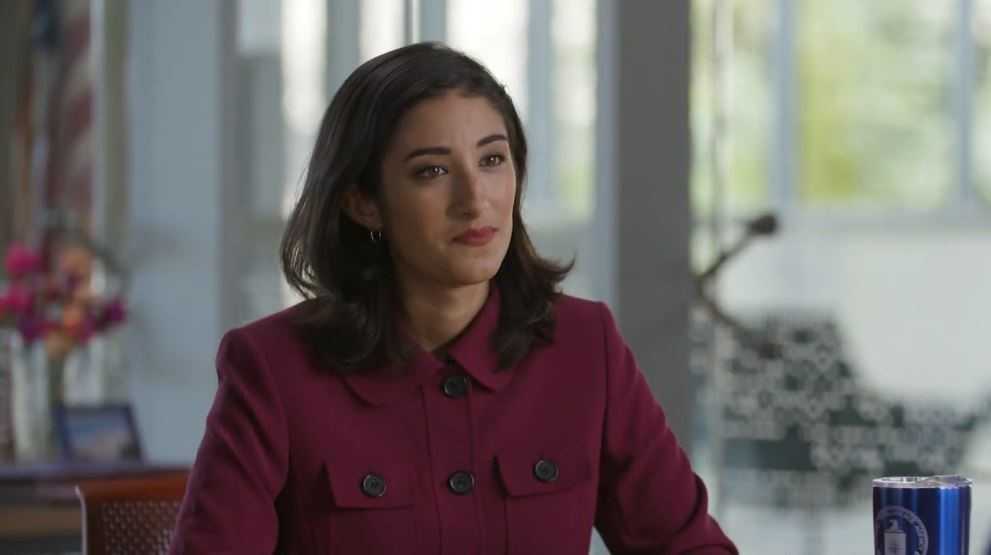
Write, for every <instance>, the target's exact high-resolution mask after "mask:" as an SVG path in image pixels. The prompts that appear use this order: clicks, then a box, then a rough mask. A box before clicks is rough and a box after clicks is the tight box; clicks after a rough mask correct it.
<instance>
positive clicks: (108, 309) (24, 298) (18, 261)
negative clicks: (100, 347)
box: [0, 243, 127, 360]
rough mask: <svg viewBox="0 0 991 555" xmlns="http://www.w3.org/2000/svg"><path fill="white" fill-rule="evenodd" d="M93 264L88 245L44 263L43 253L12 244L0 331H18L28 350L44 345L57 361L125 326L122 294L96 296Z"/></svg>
mask: <svg viewBox="0 0 991 555" xmlns="http://www.w3.org/2000/svg"><path fill="white" fill-rule="evenodd" d="M93 262H94V252H93V249H91V248H88V247H87V246H85V245H78V244H66V245H63V246H60V247H59V248H58V249H54V250H53V254H52V256H51V257H50V261H49V263H47V264H46V263H45V259H44V258H43V257H42V256H41V254H40V253H39V252H37V251H35V250H33V249H31V248H29V247H27V246H25V245H23V244H17V243H15V244H12V245H11V246H10V247H9V248H8V249H7V253H6V256H5V258H4V267H5V269H6V273H7V278H8V283H7V285H6V290H5V291H2V292H0V326H3V327H13V328H16V329H17V331H18V332H19V334H20V336H21V338H22V340H23V341H24V343H25V344H26V345H31V344H33V343H35V342H36V341H43V343H44V348H45V351H46V353H47V355H48V357H49V358H50V359H54V360H59V359H63V358H65V356H66V355H68V354H69V353H70V352H71V351H72V350H73V349H74V348H76V347H79V346H82V345H85V344H86V343H87V342H88V341H89V340H90V339H91V338H92V337H93V336H95V335H97V334H100V333H103V332H106V331H108V330H110V329H111V328H113V327H115V326H117V325H119V324H121V323H122V322H124V320H125V319H126V316H127V313H126V309H125V304H124V300H123V298H122V297H121V296H120V295H114V296H111V297H109V298H103V297H100V296H97V295H95V294H94V293H93V291H92V287H91V286H90V280H91V277H92V273H93V272H92V268H93Z"/></svg>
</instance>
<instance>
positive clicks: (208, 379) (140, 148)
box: [126, 0, 232, 461]
mask: <svg viewBox="0 0 991 555" xmlns="http://www.w3.org/2000/svg"><path fill="white" fill-rule="evenodd" d="M230 10H231V3H230V2H229V1H226V0H225V1H216V2H200V1H198V0H170V1H168V2H132V3H131V8H130V14H129V26H130V36H129V48H130V59H129V61H128V63H129V66H128V77H129V81H128V86H129V89H130V94H129V102H130V106H129V128H128V133H129V135H130V138H131V151H130V153H129V166H130V167H129V170H130V171H129V173H130V175H129V186H130V199H129V201H130V218H131V221H130V222H129V226H128V227H129V229H130V234H131V237H130V238H129V241H128V244H129V246H128V249H127V256H126V263H127V264H128V265H129V266H130V268H132V271H133V284H132V289H131V291H130V293H129V301H130V303H131V310H132V313H131V320H130V325H129V326H128V328H129V329H128V337H127V346H128V352H127V363H128V367H129V369H130V384H129V385H130V393H131V399H132V401H133V403H134V406H135V409H136V411H137V419H138V422H139V426H140V429H141V433H142V439H143V442H144V446H145V449H146V451H147V455H148V458H149V459H151V460H155V461H185V460H191V459H192V456H193V454H194V453H195V449H196V446H197V445H198V444H199V440H200V437H201V436H202V433H203V426H204V419H205V416H206V412H207V409H208V408H209V404H210V400H211V398H212V397H213V393H214V391H215V389H216V375H215V372H214V367H213V361H214V356H215V353H216V348H217V344H218V341H219V339H220V336H221V333H222V331H223V330H224V329H226V328H227V327H228V326H229V322H228V321H226V319H225V316H224V314H225V308H224V307H225V303H226V300H225V293H226V289H225V287H224V286H223V283H224V279H225V276H227V274H228V273H229V272H228V271H227V270H226V269H225V267H224V265H225V264H226V262H225V261H226V260H227V258H226V256H225V253H224V246H225V245H224V241H225V239H224V238H225V229H224V226H225V213H224V206H225V199H226V197H228V196H230V195H229V194H228V192H227V191H225V183H226V182H227V181H226V180H227V172H228V160H229V155H228V154H227V153H225V151H224V148H226V147H225V146H224V145H228V144H230V141H224V138H225V134H226V133H227V129H226V124H225V108H224V102H225V100H226V98H227V97H226V95H225V92H226V86H227V83H225V79H228V73H229V72H227V71H226V67H225V52H227V51H228V49H229V48H231V44H230V43H231V40H230V33H229V31H228V29H227V28H228V27H229V26H230V25H231V24H232V23H231V18H230V17H229V16H228V15H227V14H229V13H230Z"/></svg>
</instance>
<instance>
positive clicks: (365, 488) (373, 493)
mask: <svg viewBox="0 0 991 555" xmlns="http://www.w3.org/2000/svg"><path fill="white" fill-rule="evenodd" d="M361 493H364V494H365V495H367V496H368V497H382V496H383V495H385V478H383V477H381V476H379V475H378V474H372V473H368V474H365V477H364V478H362V480H361Z"/></svg>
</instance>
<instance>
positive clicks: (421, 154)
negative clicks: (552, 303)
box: [358, 91, 516, 291]
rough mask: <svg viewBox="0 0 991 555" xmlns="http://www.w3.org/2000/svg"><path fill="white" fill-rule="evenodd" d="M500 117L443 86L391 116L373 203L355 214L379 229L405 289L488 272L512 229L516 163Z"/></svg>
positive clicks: (469, 281)
mask: <svg viewBox="0 0 991 555" xmlns="http://www.w3.org/2000/svg"><path fill="white" fill-rule="evenodd" d="M508 137H509V135H508V133H507V132H506V125H505V123H504V122H503V118H502V116H501V115H500V114H499V112H498V111H496V110H495V108H493V107H492V105H491V103H490V102H489V101H488V100H487V99H486V98H484V97H478V96H464V95H463V94H462V93H461V92H460V91H451V92H448V93H447V94H445V95H444V96H440V97H437V98H432V99H428V100H425V101H423V102H421V103H419V104H417V105H415V106H414V107H413V108H412V109H410V110H409V111H408V112H407V113H406V114H405V115H404V116H403V117H402V119H401V120H400V121H399V125H398V127H397V129H396V132H395V135H394V136H393V138H392V142H391V144H390V145H388V147H387V149H386V151H385V155H384V157H383V160H382V171H381V176H382V183H381V186H380V195H379V202H377V203H376V202H371V201H369V200H368V199H363V200H361V201H360V204H361V205H362V206H361V207H359V208H358V211H363V213H364V216H362V215H360V214H359V218H363V219H364V221H361V219H359V222H360V223H362V224H364V225H365V226H366V227H368V228H370V229H381V230H382V232H383V235H384V236H385V239H386V241H387V244H388V248H389V249H390V254H391V256H392V259H393V262H394V265H395V268H396V271H397V273H398V277H399V279H400V281H401V283H402V284H403V285H404V288H405V289H406V290H407V291H409V290H410V289H422V288H424V287H426V288H428V289H435V288H437V287H440V288H445V289H450V288H458V287H464V286H470V285H476V284H480V283H485V282H487V281H488V280H490V279H491V278H492V277H493V276H495V274H496V272H497V271H498V270H499V267H500V265H501V264H502V260H503V258H504V257H505V255H506V251H507V249H508V248H509V239H510V236H511V234H512V231H513V203H514V199H515V196H516V169H515V168H514V166H513V158H512V156H511V153H510V148H509V139H508Z"/></svg>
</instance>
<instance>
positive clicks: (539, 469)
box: [533, 459, 558, 482]
mask: <svg viewBox="0 0 991 555" xmlns="http://www.w3.org/2000/svg"><path fill="white" fill-rule="evenodd" d="M533 475H534V476H536V477H537V479H538V480H540V481H541V482H553V481H554V480H557V476H558V470H557V465H556V464H554V463H553V462H551V461H549V460H547V459H540V460H539V461H537V464H535V465H533Z"/></svg>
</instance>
